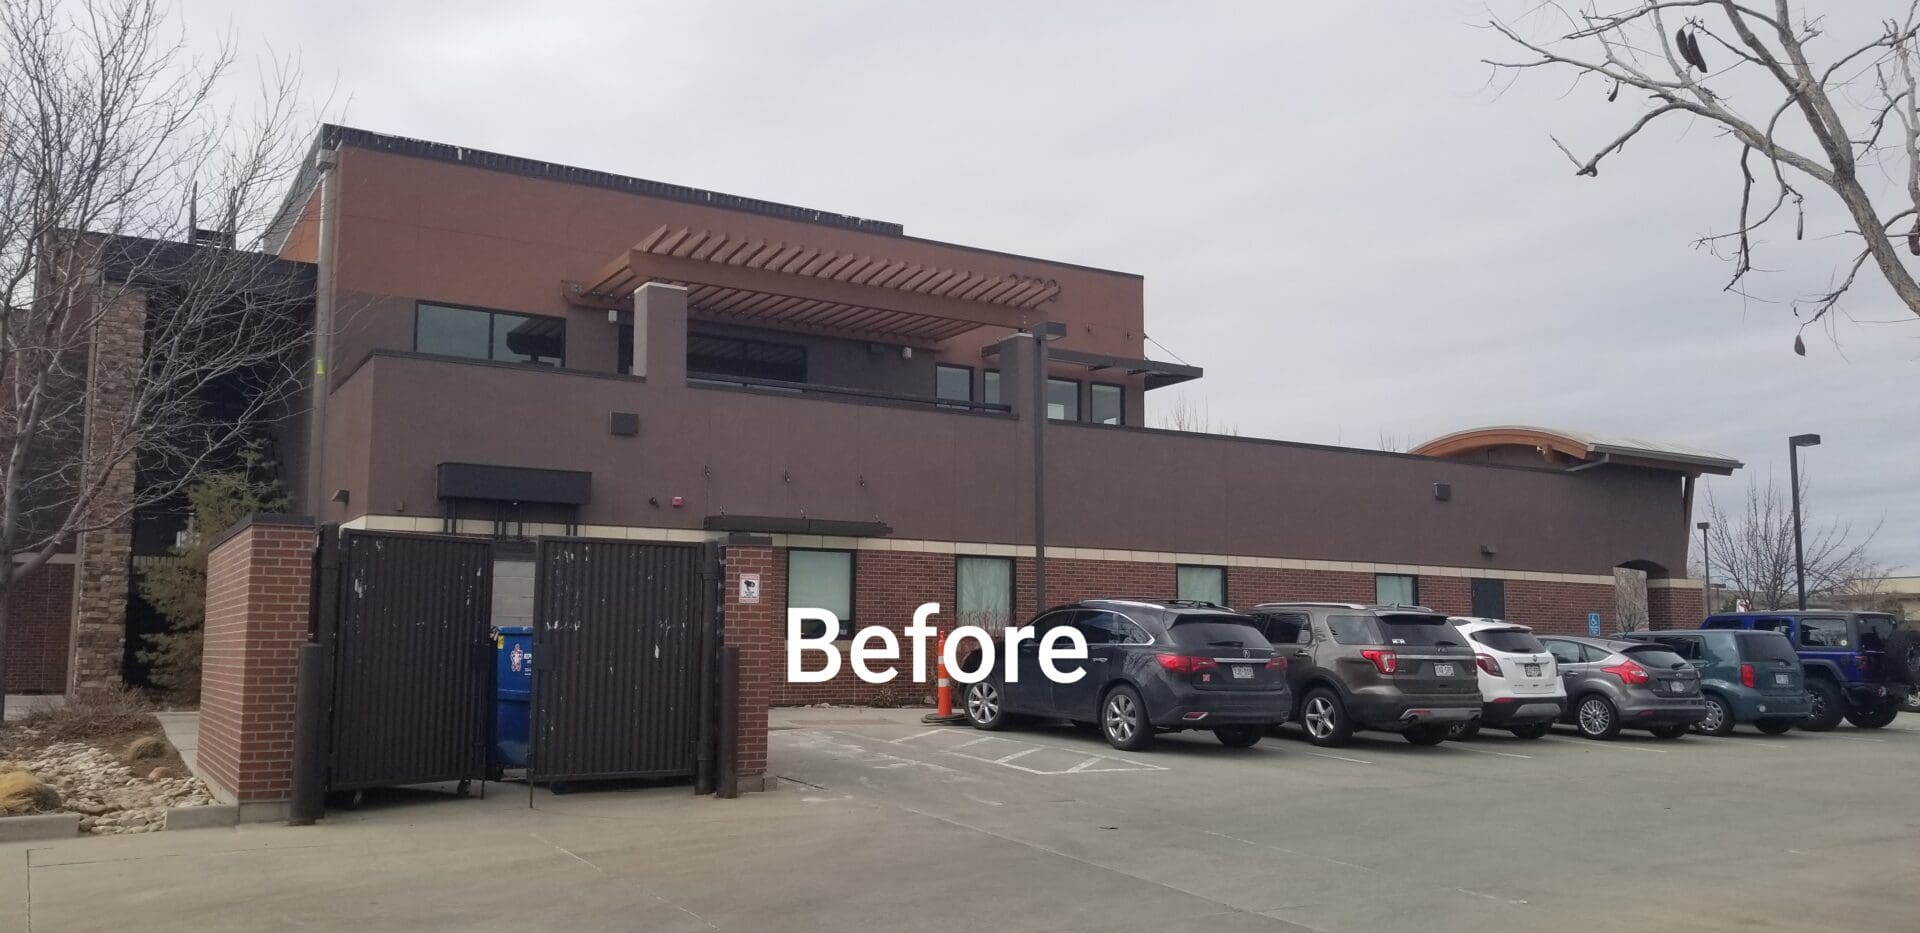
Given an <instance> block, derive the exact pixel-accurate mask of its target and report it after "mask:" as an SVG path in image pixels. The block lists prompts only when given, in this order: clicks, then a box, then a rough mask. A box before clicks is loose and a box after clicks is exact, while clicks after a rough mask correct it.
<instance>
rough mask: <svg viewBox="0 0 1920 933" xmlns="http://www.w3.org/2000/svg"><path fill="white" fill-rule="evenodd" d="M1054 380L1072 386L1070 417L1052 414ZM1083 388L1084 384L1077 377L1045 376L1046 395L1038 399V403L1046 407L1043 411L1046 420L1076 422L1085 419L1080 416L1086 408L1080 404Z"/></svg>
mask: <svg viewBox="0 0 1920 933" xmlns="http://www.w3.org/2000/svg"><path fill="white" fill-rule="evenodd" d="M1056 382H1058V383H1061V384H1064V385H1070V386H1073V417H1071V418H1055V417H1054V416H1053V384H1054V383H1056ZM1085 388H1086V386H1085V385H1083V384H1082V383H1081V382H1080V380H1078V379H1067V378H1065V377H1062V376H1048V377H1047V396H1046V398H1043V399H1041V400H1040V404H1041V405H1042V406H1043V407H1044V408H1045V409H1046V412H1045V413H1046V416H1047V420H1048V421H1071V422H1076V423H1077V422H1080V421H1083V420H1085V419H1083V418H1081V417H1080V414H1081V412H1082V411H1083V410H1084V409H1085V408H1086V406H1084V405H1082V404H1081V396H1082V395H1084V394H1085V392H1084V390H1085Z"/></svg>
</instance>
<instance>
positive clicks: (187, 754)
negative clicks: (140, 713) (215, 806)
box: [153, 710, 201, 777]
mask: <svg viewBox="0 0 1920 933" xmlns="http://www.w3.org/2000/svg"><path fill="white" fill-rule="evenodd" d="M153 718H155V719H158V720H160V728H161V730H162V731H164V732H166V734H167V741H168V742H171V743H173V748H174V750H175V751H177V752H179V753H180V760H182V761H184V762H186V763H187V770H188V771H192V772H193V776H194V777H200V776H201V775H200V763H199V761H197V760H196V759H195V757H194V756H195V753H196V752H198V751H199V749H200V711H199V710H185V711H183V712H177V713H155V714H153Z"/></svg>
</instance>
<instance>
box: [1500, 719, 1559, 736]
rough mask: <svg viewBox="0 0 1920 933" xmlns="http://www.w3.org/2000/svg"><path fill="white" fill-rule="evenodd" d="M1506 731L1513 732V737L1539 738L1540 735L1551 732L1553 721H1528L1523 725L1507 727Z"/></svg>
mask: <svg viewBox="0 0 1920 933" xmlns="http://www.w3.org/2000/svg"><path fill="white" fill-rule="evenodd" d="M1507 731H1508V732H1511V733H1513V736H1514V738H1517V739H1537V738H1541V737H1542V736H1545V735H1546V734H1547V733H1549V732H1552V731H1553V723H1550V722H1536V723H1529V724H1527V725H1524V726H1514V727H1513V728H1511V729H1508V730H1507Z"/></svg>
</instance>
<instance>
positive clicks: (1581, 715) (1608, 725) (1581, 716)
mask: <svg viewBox="0 0 1920 933" xmlns="http://www.w3.org/2000/svg"><path fill="white" fill-rule="evenodd" d="M1573 709H1574V716H1573V724H1574V725H1575V726H1577V727H1578V728H1579V729H1580V734H1581V735H1584V736H1586V737H1587V738H1590V739H1611V738H1613V737H1614V736H1616V735H1619V734H1620V711H1619V710H1617V709H1615V708H1614V706H1613V701H1612V700H1609V699H1607V698H1606V697H1603V696H1601V695H1599V694H1597V693H1596V694H1592V695H1590V696H1587V697H1584V698H1582V699H1581V700H1580V702H1579V704H1578V705H1576V706H1575V707H1574V708H1573Z"/></svg>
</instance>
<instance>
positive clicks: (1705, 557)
mask: <svg viewBox="0 0 1920 933" xmlns="http://www.w3.org/2000/svg"><path fill="white" fill-rule="evenodd" d="M1707 531H1708V529H1705V528H1702V529H1700V577H1701V580H1700V585H1701V586H1703V587H1705V590H1706V596H1705V597H1704V599H1705V601H1706V604H1707V615H1713V553H1712V548H1713V542H1712V540H1711V539H1709V538H1708V537H1707Z"/></svg>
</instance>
